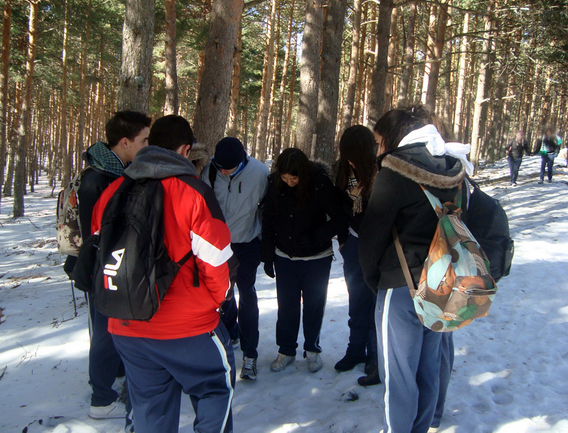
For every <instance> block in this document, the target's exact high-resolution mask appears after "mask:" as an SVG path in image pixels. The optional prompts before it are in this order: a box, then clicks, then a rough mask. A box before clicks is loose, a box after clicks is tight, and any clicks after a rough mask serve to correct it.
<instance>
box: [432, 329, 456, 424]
mask: <svg viewBox="0 0 568 433" xmlns="http://www.w3.org/2000/svg"><path fill="white" fill-rule="evenodd" d="M441 361H442V362H441V364H440V392H439V393H438V403H437V404H436V411H435V412H434V420H433V421H432V424H431V427H440V423H441V421H442V416H443V415H444V406H445V404H446V394H447V392H448V386H449V384H450V377H451V375H452V368H453V367H454V333H453V332H444V333H442V359H441Z"/></svg>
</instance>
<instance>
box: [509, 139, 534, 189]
mask: <svg viewBox="0 0 568 433" xmlns="http://www.w3.org/2000/svg"><path fill="white" fill-rule="evenodd" d="M505 153H506V154H507V162H508V163H509V170H510V172H511V185H513V186H516V185H517V177H518V176H519V169H520V168H521V162H522V161H523V155H524V154H525V153H526V154H527V155H530V154H531V151H530V147H529V143H528V142H527V140H526V139H525V138H524V137H523V133H522V132H521V131H517V134H516V136H515V138H513V139H512V140H511V141H510V142H509V144H507V146H506V147H505Z"/></svg>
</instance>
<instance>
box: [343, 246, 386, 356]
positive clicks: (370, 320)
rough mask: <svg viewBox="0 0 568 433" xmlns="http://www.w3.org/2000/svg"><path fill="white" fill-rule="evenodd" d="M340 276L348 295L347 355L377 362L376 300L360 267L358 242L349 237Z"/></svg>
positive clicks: (344, 250) (344, 248) (344, 249)
mask: <svg viewBox="0 0 568 433" xmlns="http://www.w3.org/2000/svg"><path fill="white" fill-rule="evenodd" d="M341 255H342V256H343V273H344V275H345V283H346V284H347V291H348V293H349V321H348V322H347V324H348V325H349V345H348V346H347V354H349V355H352V356H354V357H358V358H361V357H364V356H368V357H369V358H372V359H373V360H375V362H376V360H377V334H376V331H375V303H376V296H375V294H374V293H373V291H372V290H371V289H370V288H369V286H367V283H365V280H364V278H363V271H362V270H361V265H360V264H359V239H358V238H356V237H355V236H353V235H349V237H348V238H347V241H346V242H345V244H344V245H343V247H342V248H341Z"/></svg>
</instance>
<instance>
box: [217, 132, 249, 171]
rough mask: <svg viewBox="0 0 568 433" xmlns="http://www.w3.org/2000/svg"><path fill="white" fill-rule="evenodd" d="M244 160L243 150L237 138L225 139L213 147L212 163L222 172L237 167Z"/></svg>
mask: <svg viewBox="0 0 568 433" xmlns="http://www.w3.org/2000/svg"><path fill="white" fill-rule="evenodd" d="M244 159H245V149H244V147H243V143H241V141H240V140H239V139H238V138H234V137H225V138H223V139H222V140H221V141H220V142H219V143H217V146H215V157H214V158H213V161H214V162H215V164H217V165H218V166H219V167H221V168H222V169H224V170H230V169H231V168H235V167H237V166H238V165H239V164H240V163H241V162H243V160H244Z"/></svg>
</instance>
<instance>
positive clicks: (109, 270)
mask: <svg viewBox="0 0 568 433" xmlns="http://www.w3.org/2000/svg"><path fill="white" fill-rule="evenodd" d="M111 255H112V257H114V259H115V260H116V263H115V264H114V265H111V264H109V263H107V264H106V265H105V268H104V270H103V274H104V275H105V277H104V282H105V289H108V290H113V291H116V290H118V286H115V285H114V284H113V283H112V277H116V274H117V272H116V271H118V269H119V268H120V265H121V264H122V258H123V257H124V248H122V249H120V250H116V251H113V252H112V254H111Z"/></svg>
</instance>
